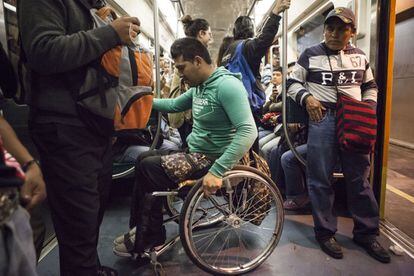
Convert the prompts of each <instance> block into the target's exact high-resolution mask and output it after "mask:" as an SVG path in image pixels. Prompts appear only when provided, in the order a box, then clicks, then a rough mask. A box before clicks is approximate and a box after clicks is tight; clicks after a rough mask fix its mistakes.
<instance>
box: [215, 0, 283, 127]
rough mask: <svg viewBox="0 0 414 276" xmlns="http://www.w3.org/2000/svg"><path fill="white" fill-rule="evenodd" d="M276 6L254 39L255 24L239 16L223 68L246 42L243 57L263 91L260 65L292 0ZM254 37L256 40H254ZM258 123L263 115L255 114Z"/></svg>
mask: <svg viewBox="0 0 414 276" xmlns="http://www.w3.org/2000/svg"><path fill="white" fill-rule="evenodd" d="M275 2H276V4H275V6H274V8H273V10H272V12H271V13H270V15H269V16H268V18H267V19H265V22H266V23H265V25H264V27H263V29H262V31H261V33H260V34H258V35H257V36H256V37H254V24H253V21H252V19H251V18H250V17H249V16H239V17H238V18H237V19H236V21H235V22H234V28H233V36H234V42H233V43H232V44H231V45H230V47H229V49H228V51H227V53H225V55H224V57H223V60H222V63H221V64H222V66H226V64H227V63H228V62H229V61H230V60H231V58H232V56H233V55H234V53H235V51H236V47H237V45H238V44H239V43H240V42H241V41H245V42H244V45H243V56H244V57H245V59H246V61H247V62H248V64H249V66H250V68H251V71H252V72H253V75H254V76H255V77H256V80H257V81H256V85H257V86H259V87H258V88H259V89H261V90H262V91H263V94H264V88H263V87H262V85H261V75H260V63H261V62H262V58H263V57H264V56H265V54H266V53H267V51H268V50H269V48H270V46H272V44H273V41H274V39H275V36H276V34H277V32H278V30H279V21H280V19H281V17H280V16H279V15H278V14H279V13H281V12H283V11H284V10H286V9H288V8H289V7H290V0H276V1H275ZM253 37H254V38H253ZM253 115H254V117H255V121H256V123H258V122H259V119H260V118H261V114H253Z"/></svg>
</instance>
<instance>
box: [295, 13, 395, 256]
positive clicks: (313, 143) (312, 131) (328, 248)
mask: <svg viewBox="0 0 414 276" xmlns="http://www.w3.org/2000/svg"><path fill="white" fill-rule="evenodd" d="M355 33H356V29H355V16H354V14H353V12H352V11H351V10H350V9H348V8H336V9H334V10H332V11H331V12H329V14H328V15H327V17H326V19H325V26H324V42H322V43H320V44H318V45H316V46H313V47H310V48H307V49H306V50H305V51H304V52H303V53H302V55H301V56H300V58H299V60H298V62H297V65H296V67H295V69H294V71H293V73H292V76H291V77H290V79H289V80H288V83H287V86H288V94H289V96H290V97H292V98H293V99H294V100H295V101H296V102H297V103H299V104H300V105H302V106H303V107H306V110H307V111H308V114H309V134H308V152H307V163H308V165H307V182H308V187H309V196H310V199H311V202H312V215H313V220H314V230H315V237H316V240H317V241H318V243H319V245H320V247H321V249H322V250H323V251H324V252H325V253H326V254H328V255H330V256H331V257H333V258H336V259H341V258H342V257H343V253H342V248H341V246H340V245H339V244H338V242H337V241H336V239H335V237H334V236H335V232H336V231H337V217H336V216H335V215H333V213H332V207H333V202H334V191H333V189H332V186H331V180H332V175H333V170H334V167H335V165H336V163H337V160H338V158H339V160H340V161H341V165H342V170H343V173H344V176H345V180H346V189H347V197H348V208H349V210H350V212H351V214H352V218H353V220H354V229H353V240H354V242H355V243H356V244H358V245H360V246H361V247H363V248H364V249H365V250H366V251H367V252H368V253H369V255H371V256H372V257H373V258H375V259H376V260H378V261H380V262H383V263H389V262H390V256H389V254H388V253H387V252H386V251H385V249H384V248H383V247H382V246H381V245H380V244H379V243H378V242H377V240H376V236H377V235H378V233H379V211H378V204H377V202H376V200H375V197H374V194H373V192H372V190H371V188H370V184H369V181H368V176H369V171H370V157H369V155H368V154H359V153H352V152H347V151H342V150H340V149H339V146H338V141H337V138H336V135H335V112H336V101H337V92H336V89H335V82H336V84H337V87H338V89H339V92H340V93H343V94H345V95H347V96H350V97H352V98H354V99H356V100H359V101H366V102H370V103H371V104H372V105H373V106H375V105H376V100H377V93H378V89H377V85H376V83H375V80H374V77H373V75H372V71H371V68H370V67H369V63H368V61H367V57H366V56H365V54H364V52H363V51H361V50H360V49H358V48H356V47H354V46H352V45H351V44H350V39H351V38H352V37H353V36H354V35H355ZM328 56H329V58H330V60H331V64H332V71H331V68H330V64H329V60H328Z"/></svg>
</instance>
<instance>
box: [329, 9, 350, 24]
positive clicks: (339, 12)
mask: <svg viewBox="0 0 414 276" xmlns="http://www.w3.org/2000/svg"><path fill="white" fill-rule="evenodd" d="M332 17H338V18H339V19H341V20H342V21H343V22H344V23H346V24H351V25H352V26H355V15H354V13H353V11H352V10H351V9H348V8H344V7H338V8H335V9H333V10H331V11H330V12H329V13H328V15H327V16H326V18H325V23H326V21H328V19H329V18H332Z"/></svg>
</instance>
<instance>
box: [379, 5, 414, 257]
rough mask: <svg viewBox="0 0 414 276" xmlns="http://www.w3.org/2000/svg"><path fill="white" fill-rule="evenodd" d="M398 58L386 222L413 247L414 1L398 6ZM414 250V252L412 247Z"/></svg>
mask: <svg viewBox="0 0 414 276" xmlns="http://www.w3.org/2000/svg"><path fill="white" fill-rule="evenodd" d="M395 14H396V18H395V31H394V37H395V38H394V45H393V46H394V62H393V64H392V65H393V67H394V68H393V79H392V80H393V85H392V97H390V100H391V103H390V107H391V110H390V111H389V112H388V113H387V115H386V116H387V118H389V120H390V124H389V126H388V127H387V129H388V131H389V145H388V151H386V156H387V163H385V164H383V166H385V165H386V167H385V169H384V174H385V175H386V186H385V191H386V193H385V201H384V202H383V206H382V207H383V218H384V219H385V221H384V225H385V226H386V227H387V229H388V230H389V231H390V232H394V234H395V235H398V236H399V239H400V241H401V242H402V243H403V244H405V245H407V247H410V246H409V245H411V248H412V246H413V244H412V241H413V240H412V239H414V225H413V224H412V220H413V219H414V208H413V206H414V205H413V204H414V171H413V164H414V130H413V127H412V126H413V124H414V114H413V113H412V111H411V109H412V106H413V105H414V94H413V89H412V87H413V86H414V56H413V55H412V53H413V52H414V37H413V36H412V29H413V27H414V2H413V1H403V0H397V1H396V6H395ZM384 178H385V176H384ZM411 253H413V252H412V251H411Z"/></svg>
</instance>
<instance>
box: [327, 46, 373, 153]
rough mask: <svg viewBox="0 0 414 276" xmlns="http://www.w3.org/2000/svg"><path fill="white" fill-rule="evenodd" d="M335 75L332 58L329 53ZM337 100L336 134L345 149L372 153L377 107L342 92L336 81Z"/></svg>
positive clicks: (341, 146) (340, 144)
mask: <svg viewBox="0 0 414 276" xmlns="http://www.w3.org/2000/svg"><path fill="white" fill-rule="evenodd" d="M327 57H328V61H329V66H330V68H331V72H332V75H333V70H332V65H331V59H330V58H329V55H328V54H327ZM334 85H335V89H336V94H337V101H336V136H337V138H338V142H339V146H340V148H341V149H342V150H344V151H350V152H356V153H364V154H368V153H370V152H371V151H372V150H373V149H374V146H375V141H376V138H377V112H376V107H375V106H373V105H372V104H370V103H367V102H362V101H358V100H356V99H353V98H351V97H349V96H346V95H344V94H341V93H340V92H339V90H338V86H337V84H336V81H334Z"/></svg>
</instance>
